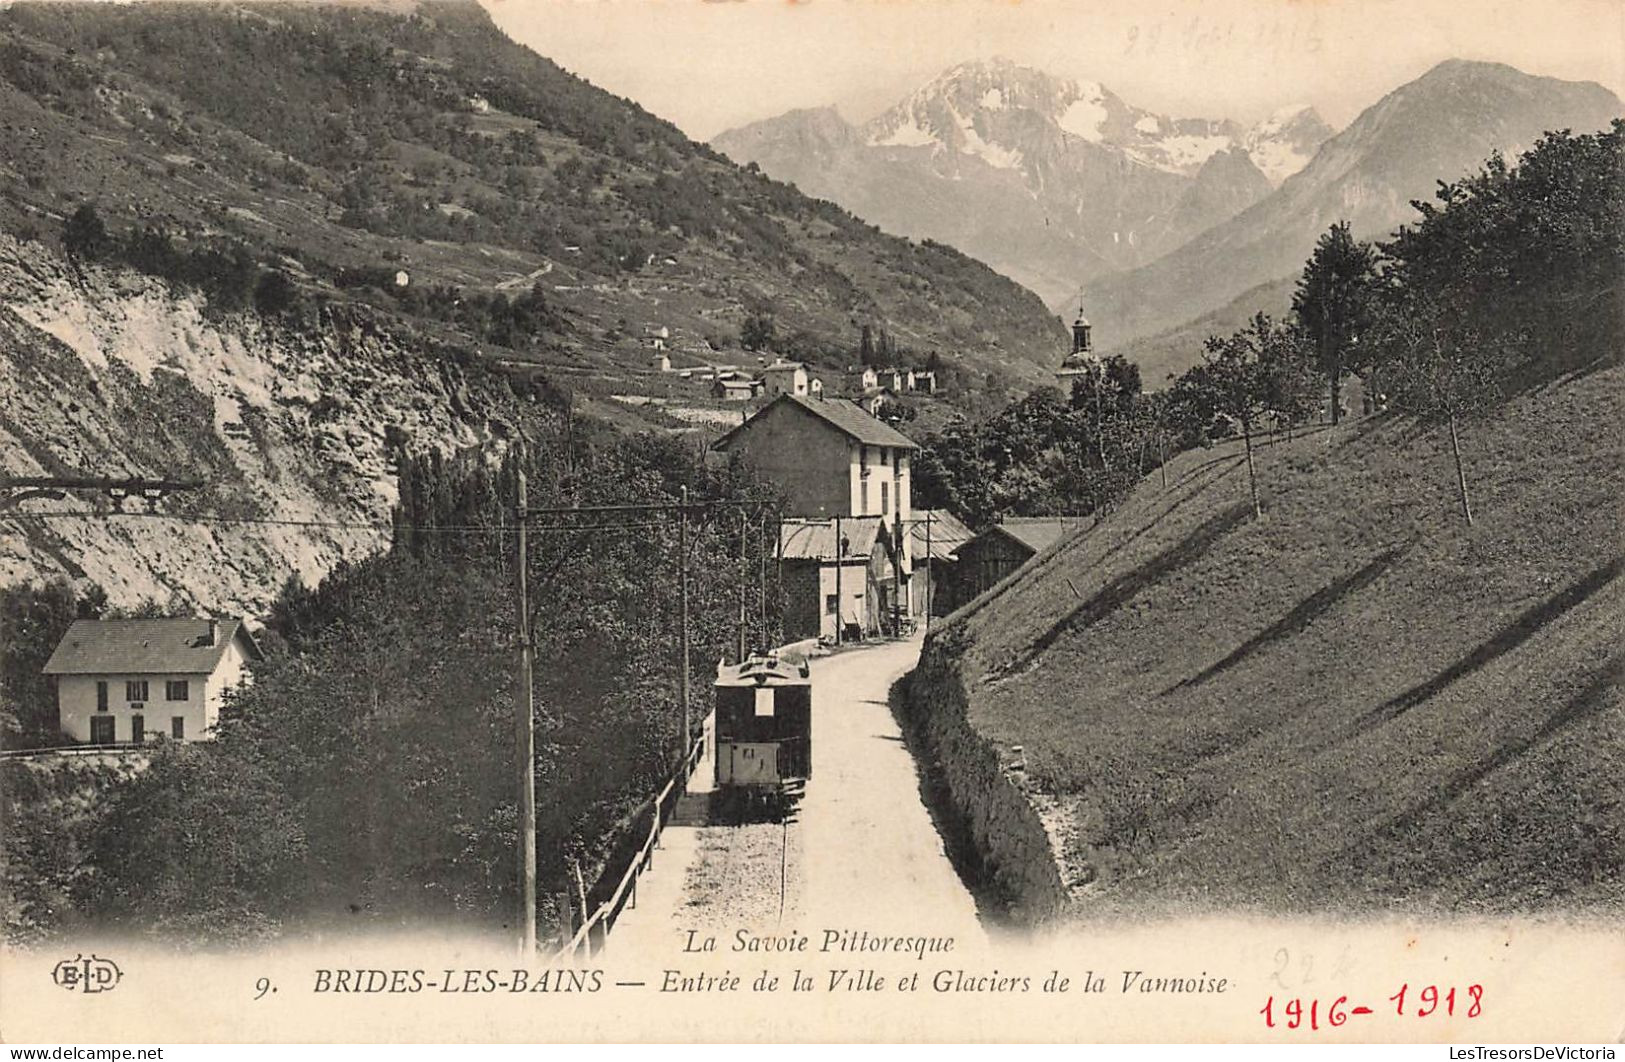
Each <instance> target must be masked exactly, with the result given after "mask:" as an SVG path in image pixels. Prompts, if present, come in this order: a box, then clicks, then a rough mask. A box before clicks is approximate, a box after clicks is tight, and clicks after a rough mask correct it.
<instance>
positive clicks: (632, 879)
mask: <svg viewBox="0 0 1625 1062" xmlns="http://www.w3.org/2000/svg"><path fill="white" fill-rule="evenodd" d="M710 730H711V726H710V723H709V722H707V724H706V725H705V726H704V727H703V728H702V729H701V732H700V736H699V737H697V738H695V739H694V744H693V745H692V746H691V747H690V748H689V750H688V755H687V756H685V757H683V762H682V764H681V765H679V767H678V769H677V770H676V772H674V773H673V774H672V776H671V777H670V778H668V779H667V780H666V785H665V787H664V788H662V789H661V790H660V792H659V793H658V794H656V795H655V797H654V799H653V800H651V801H650V802H649V803H648V804H647V805H646V806H645V807H644V808H642V809H640V810H639V812H638V814H637V816H636V817H635V819H640V818H642V817H643V816H644V815H648V816H649V828H648V832H647V833H646V834H644V835H643V842H642V844H640V845H639V846H638V848H637V850H636V851H635V852H634V853H633V854H632V857H631V859H630V860H629V861H628V862H627V864H626V869H625V870H624V871H622V872H621V876H620V880H619V881H618V882H617V883H616V885H615V888H614V889H613V890H611V891H610V894H609V896H608V898H606V899H605V900H604V901H603V902H602V903H600V904H599V905H598V906H597V907H596V908H595V909H594V910H593V912H592V914H591V915H590V916H588V917H587V918H586V920H585V921H583V922H582V923H581V927H580V928H579V929H577V930H576V932H575V935H574V936H573V937H571V938H570V941H569V943H567V944H565V945H564V946H563V947H561V948H560V949H559V951H558V955H557V958H560V959H565V958H574V957H575V956H577V955H580V954H582V953H583V952H585V954H586V956H587V957H588V958H590V957H591V956H592V955H593V953H594V952H595V951H602V950H603V947H604V940H605V938H607V937H608V936H609V932H610V930H611V929H613V928H614V926H615V920H616V919H617V918H619V917H620V916H621V912H622V911H623V910H625V909H626V906H627V904H629V903H630V904H632V905H633V906H636V905H637V898H638V875H640V874H642V873H643V872H644V871H645V870H647V869H648V868H649V866H650V865H651V864H652V863H653V862H654V852H655V849H656V848H658V847H659V845H660V831H661V830H663V829H665V826H666V821H667V820H668V819H670V818H671V814H672V811H673V810H675V809H676V807H677V801H678V800H680V799H681V798H682V796H683V793H684V792H685V791H686V790H687V787H688V779H689V776H690V775H692V774H693V773H694V769H695V767H697V766H698V765H699V762H700V760H701V759H702V758H703V756H704V753H705V743H706V741H707V740H708V738H709V737H710ZM634 821H635V820H634ZM633 835H634V836H636V833H635V832H634V834H633ZM615 862H616V861H612V862H611V864H610V865H609V866H607V867H605V868H604V871H603V873H602V874H600V875H599V878H598V882H597V884H595V885H594V886H593V889H592V894H601V893H602V886H603V885H604V883H605V882H606V881H609V880H610V879H611V877H612V875H614V873H615Z"/></svg>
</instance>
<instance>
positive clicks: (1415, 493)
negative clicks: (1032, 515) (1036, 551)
mask: <svg viewBox="0 0 1625 1062" xmlns="http://www.w3.org/2000/svg"><path fill="white" fill-rule="evenodd" d="M1622 415H1625V370H1622V369H1620V368H1618V367H1613V368H1608V369H1604V370H1601V371H1597V372H1595V373H1593V374H1591V375H1586V376H1579V377H1569V378H1566V379H1564V380H1562V381H1560V382H1557V383H1554V384H1552V385H1549V386H1547V387H1545V388H1543V389H1542V390H1540V391H1538V392H1534V393H1530V394H1526V395H1523V396H1520V397H1518V398H1516V399H1514V400H1513V401H1511V402H1510V403H1509V404H1508V406H1507V407H1506V408H1505V409H1504V410H1503V411H1501V412H1500V413H1499V414H1498V415H1497V416H1496V417H1495V418H1494V419H1492V420H1491V421H1489V422H1488V423H1486V424H1483V425H1475V426H1473V427H1470V428H1469V429H1467V430H1466V432H1465V434H1464V435H1463V437H1462V444H1463V449H1464V451H1465V458H1466V464H1467V475H1468V477H1469V482H1470V483H1471V485H1472V490H1473V492H1474V500H1475V510H1476V514H1477V517H1478V519H1477V523H1476V524H1475V526H1473V527H1472V528H1467V527H1466V526H1465V525H1464V524H1463V522H1462V521H1461V518H1460V514H1459V511H1458V509H1457V507H1456V502H1455V499H1454V497H1453V493H1454V479H1453V476H1454V469H1453V465H1452V462H1451V456H1450V443H1449V440H1448V437H1447V432H1445V431H1444V430H1442V429H1441V430H1430V431H1420V430H1418V428H1417V427H1416V425H1415V424H1414V423H1412V422H1410V421H1408V420H1406V419H1404V418H1399V417H1378V418H1367V419H1364V420H1361V421H1358V422H1350V423H1347V424H1345V425H1343V426H1341V427H1339V428H1337V429H1320V430H1316V431H1313V432H1310V433H1308V434H1306V435H1303V436H1300V437H1299V438H1298V439H1297V440H1295V441H1293V442H1290V443H1285V442H1279V443H1276V444H1273V445H1265V446H1261V447H1259V448H1258V449H1257V457H1258V460H1259V476H1260V488H1261V491H1262V492H1263V495H1264V509H1265V514H1264V518H1263V519H1262V520H1254V519H1252V518H1251V509H1250V506H1249V504H1248V501H1247V484H1246V478H1245V477H1246V470H1245V468H1244V466H1243V461H1244V459H1243V457H1242V455H1241V453H1240V452H1239V447H1238V446H1236V445H1234V444H1231V445H1227V446H1224V447H1220V448H1218V449H1216V450H1213V451H1206V452H1191V453H1187V454H1184V455H1181V457H1180V458H1178V459H1177V461H1176V462H1174V464H1173V465H1171V466H1170V469H1169V486H1168V487H1167V488H1166V489H1163V488H1162V487H1161V486H1160V484H1159V483H1158V482H1157V481H1156V480H1155V479H1152V480H1150V481H1148V482H1147V483H1145V484H1142V486H1141V487H1140V488H1139V490H1138V491H1137V492H1136V494H1135V495H1133V496H1132V497H1131V498H1130V499H1129V501H1128V502H1127V503H1125V505H1124V506H1123V507H1122V508H1121V509H1119V510H1118V511H1116V512H1114V513H1113V514H1112V515H1110V516H1109V517H1107V518H1106V519H1105V520H1104V521H1103V522H1102V523H1101V524H1100V525H1099V526H1097V527H1094V528H1091V529H1088V530H1084V531H1081V532H1080V533H1078V534H1076V535H1074V536H1073V537H1072V538H1071V539H1069V540H1067V541H1065V542H1062V543H1060V544H1058V545H1057V546H1056V547H1054V548H1052V549H1050V550H1048V551H1046V552H1045V553H1044V554H1042V555H1040V556H1039V557H1038V558H1037V559H1036V560H1035V561H1034V562H1033V563H1032V564H1030V565H1028V566H1027V567H1026V568H1024V569H1022V570H1021V571H1020V572H1019V573H1018V574H1017V575H1015V576H1014V577H1012V578H1011V579H1010V580H1008V581H1007V582H1006V583H1004V584H1001V585H1000V586H999V587H997V588H995V589H994V590H993V591H990V592H989V594H987V595H984V596H983V597H982V598H980V599H978V600H977V601H975V602H973V603H971V604H970V605H969V606H967V607H966V608H965V609H963V610H961V611H960V612H959V613H958V614H956V615H955V616H954V617H951V618H950V619H949V620H948V621H947V622H946V623H945V624H943V625H942V626H941V627H939V628H938V629H937V630H936V631H935V632H934V633H933V634H932V636H931V638H930V639H929V640H928V643H927V647H926V652H925V657H924V663H923V665H922V668H921V671H920V672H919V673H918V677H917V678H916V680H915V682H916V685H917V687H918V688H919V690H920V691H921V693H922V694H923V697H922V699H921V700H920V701H919V704H918V706H917V708H916V710H924V711H939V710H946V709H945V708H944V707H942V706H947V705H950V704H952V703H954V698H956V697H957V698H958V703H959V704H961V705H963V706H965V707H964V711H965V714H966V718H967V720H968V724H969V727H970V729H971V730H972V731H973V732H974V733H975V735H976V736H977V740H979V741H980V742H983V743H985V745H986V747H987V748H989V749H991V750H997V754H998V756H999V757H1000V760H1001V761H1002V762H1004V763H1005V764H1008V763H1009V762H1010V760H1011V756H1010V755H1009V754H1008V753H1006V752H1004V751H1003V750H1008V749H1010V748H1011V747H1012V746H1021V747H1022V748H1023V749H1024V750H1025V763H1026V777H1027V779H1028V792H1029V794H1030V795H1031V798H1032V801H1033V803H1034V805H1035V806H1036V807H1037V808H1038V810H1039V811H1040V813H1041V814H1042V816H1043V819H1044V822H1045V823H1046V825H1047V827H1048V833H1049V837H1050V841H1051V844H1052V846H1053V848H1054V851H1055V854H1056V855H1057V856H1058V857H1059V858H1060V862H1061V866H1062V871H1063V873H1062V880H1063V881H1064V882H1066V883H1067V885H1068V886H1069V887H1070V894H1071V899H1072V902H1073V904H1074V913H1075V914H1076V915H1077V916H1079V917H1094V916H1102V915H1108V914H1110V913H1112V912H1117V911H1135V912H1141V913H1145V912H1150V911H1172V910H1188V909H1190V908H1193V907H1194V908H1198V909H1225V910H1231V911H1233V910H1235V909H1236V908H1238V907H1239V908H1243V909H1247V908H1252V909H1263V910H1269V911H1275V912H1280V911H1283V910H1287V911H1296V912H1309V911H1313V912H1316V913H1320V914H1324V913H1325V912H1327V911H1367V912H1369V911H1375V910H1382V909H1390V908H1401V909H1413V910H1415V909H1432V910H1438V909H1448V910H1492V909H1498V910H1524V911H1528V910H1533V909H1542V908H1549V907H1562V908H1590V909H1598V910H1608V911H1612V912H1614V913H1615V914H1616V915H1617V913H1618V912H1619V911H1620V910H1621V907H1622V905H1625V859H1622V853H1625V834H1622V832H1621V824H1622V823H1625V817H1622V815H1621V812H1622V810H1625V783H1622V779H1625V737H1622V735H1625V699H1622V697H1621V679H1622V676H1625V670H1622V669H1625V655H1622V651H1621V646H1620V642H1619V637H1618V634H1619V630H1620V628H1621V624H1622V623H1625V578H1622V576H1625V554H1622V553H1621V543H1620V538H1619V518H1620V499H1621V498H1622V497H1625V461H1622V458H1625V447H1622V444H1621V437H1620V435H1619V433H1618V432H1617V431H1612V430H1609V427H1604V426H1610V427H1611V426H1615V425H1618V424H1619V423H1620V421H1621V417H1622ZM990 755H991V753H990Z"/></svg>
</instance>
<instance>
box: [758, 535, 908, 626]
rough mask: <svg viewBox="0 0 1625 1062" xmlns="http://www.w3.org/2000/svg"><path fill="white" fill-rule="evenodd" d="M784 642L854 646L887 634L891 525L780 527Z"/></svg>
mask: <svg viewBox="0 0 1625 1062" xmlns="http://www.w3.org/2000/svg"><path fill="white" fill-rule="evenodd" d="M779 556H780V562H781V565H782V569H781V570H782V572H783V587H784V595H785V613H784V634H785V637H786V639H788V640H791V641H799V640H801V639H803V638H819V639H823V640H825V641H834V640H836V625H837V623H839V625H840V639H841V640H843V641H857V640H861V639H863V638H866V637H873V636H875V635H877V634H879V633H881V632H882V631H884V630H887V629H889V627H890V623H891V616H892V608H893V604H894V602H896V600H897V566H896V564H895V563H894V557H893V555H892V538H891V530H890V524H888V522H887V521H885V520H882V519H881V518H880V517H878V516H859V517H850V518H839V517H832V518H830V519H828V520H795V519H792V520H785V521H784V522H783V523H781V524H780V525H779Z"/></svg>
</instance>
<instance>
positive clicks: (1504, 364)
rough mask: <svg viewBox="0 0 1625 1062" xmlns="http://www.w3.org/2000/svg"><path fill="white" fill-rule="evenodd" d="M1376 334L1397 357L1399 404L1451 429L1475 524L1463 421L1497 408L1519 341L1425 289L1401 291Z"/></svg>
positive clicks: (1461, 489) (1465, 510)
mask: <svg viewBox="0 0 1625 1062" xmlns="http://www.w3.org/2000/svg"><path fill="white" fill-rule="evenodd" d="M1376 338H1377V339H1378V341H1379V342H1380V343H1381V344H1382V345H1383V347H1384V348H1385V349H1387V350H1388V351H1390V352H1391V354H1392V355H1393V356H1394V357H1395V358H1396V360H1397V365H1396V368H1397V369H1398V372H1397V374H1396V379H1397V385H1398V386H1397V394H1396V396H1395V397H1396V400H1397V401H1398V403H1399V406H1400V408H1402V409H1404V410H1406V411H1407V412H1410V413H1413V414H1415V415H1416V416H1417V417H1418V419H1420V420H1422V421H1424V422H1430V421H1431V422H1433V423H1442V424H1443V425H1445V427H1446V428H1447V429H1448V431H1449V434H1450V454H1451V456H1452V457H1453V458H1454V459H1455V463H1456V494H1457V497H1458V499H1459V500H1460V502H1461V515H1462V519H1464V520H1466V521H1467V526H1469V527H1471V526H1472V524H1473V505H1472V501H1471V499H1470V498H1469V496H1468V491H1467V471H1466V467H1465V465H1464V464H1463V462H1462V456H1461V434H1460V425H1461V423H1462V422H1463V421H1464V420H1467V419H1469V418H1473V417H1478V416H1483V415H1485V414H1487V413H1488V412H1490V411H1491V410H1492V409H1494V407H1495V405H1496V403H1497V400H1498V399H1499V398H1500V397H1501V383H1502V379H1503V375H1504V374H1505V372H1506V371H1507V370H1508V368H1509V367H1510V366H1511V364H1512V362H1513V360H1514V352H1515V350H1516V349H1517V347H1518V346H1519V344H1518V343H1516V342H1515V341H1509V339H1508V337H1506V336H1504V335H1503V336H1498V335H1495V334H1493V333H1489V332H1487V331H1486V330H1484V329H1483V328H1481V327H1479V326H1478V325H1476V324H1475V323H1474V322H1473V320H1472V319H1471V318H1470V317H1469V316H1467V315H1466V314H1464V313H1463V312H1462V310H1461V308H1460V307H1459V306H1450V305H1447V304H1445V303H1442V302H1440V301H1439V300H1437V299H1435V298H1433V297H1431V296H1429V295H1427V294H1425V293H1421V292H1402V293H1401V295H1400V297H1398V298H1396V299H1395V300H1394V302H1393V304H1392V305H1391V306H1390V307H1389V308H1388V310H1387V312H1385V313H1384V314H1383V315H1382V319H1381V323H1380V325H1379V329H1378V332H1377V334H1376Z"/></svg>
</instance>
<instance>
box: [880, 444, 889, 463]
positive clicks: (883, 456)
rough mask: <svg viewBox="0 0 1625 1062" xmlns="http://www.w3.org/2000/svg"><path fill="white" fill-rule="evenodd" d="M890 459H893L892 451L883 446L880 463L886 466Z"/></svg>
mask: <svg viewBox="0 0 1625 1062" xmlns="http://www.w3.org/2000/svg"><path fill="white" fill-rule="evenodd" d="M890 461H891V451H890V450H888V449H886V448H885V447H881V448H880V464H881V465H882V467H884V466H885V465H886V464H887V463H888V462H890Z"/></svg>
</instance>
